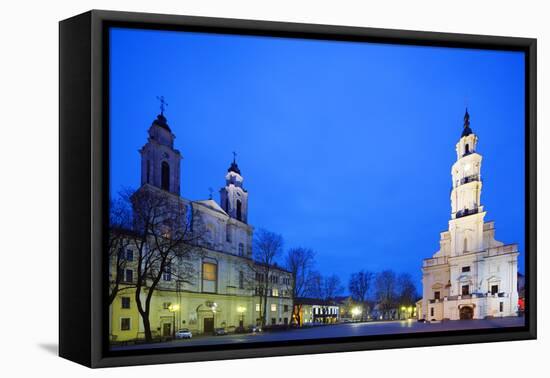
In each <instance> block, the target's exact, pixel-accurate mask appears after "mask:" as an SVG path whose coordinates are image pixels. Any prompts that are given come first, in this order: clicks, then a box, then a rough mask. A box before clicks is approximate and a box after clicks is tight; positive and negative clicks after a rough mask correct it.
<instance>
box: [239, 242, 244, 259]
mask: <svg viewBox="0 0 550 378" xmlns="http://www.w3.org/2000/svg"><path fill="white" fill-rule="evenodd" d="M239 256H244V245H243V243H239Z"/></svg>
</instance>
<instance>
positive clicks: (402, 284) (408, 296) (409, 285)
mask: <svg viewBox="0 0 550 378" xmlns="http://www.w3.org/2000/svg"><path fill="white" fill-rule="evenodd" d="M397 291H398V297H399V304H400V305H403V306H413V305H414V304H415V302H416V299H417V296H418V295H417V292H416V286H415V285H414V281H413V279H412V277H411V275H410V274H409V273H401V274H400V275H399V276H398V277H397Z"/></svg>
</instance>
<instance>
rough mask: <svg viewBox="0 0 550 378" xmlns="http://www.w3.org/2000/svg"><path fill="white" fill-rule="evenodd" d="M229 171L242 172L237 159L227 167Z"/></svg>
mask: <svg viewBox="0 0 550 378" xmlns="http://www.w3.org/2000/svg"><path fill="white" fill-rule="evenodd" d="M227 172H235V173H237V174H239V175H240V174H241V170H240V169H239V166H238V165H237V163H236V162H235V160H233V162H232V163H231V166H230V167H229V168H228V169H227Z"/></svg>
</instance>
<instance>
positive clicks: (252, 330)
mask: <svg viewBox="0 0 550 378" xmlns="http://www.w3.org/2000/svg"><path fill="white" fill-rule="evenodd" d="M259 332H262V329H261V328H260V327H259V326H255V325H249V326H248V327H244V326H239V327H237V328H235V333H259Z"/></svg>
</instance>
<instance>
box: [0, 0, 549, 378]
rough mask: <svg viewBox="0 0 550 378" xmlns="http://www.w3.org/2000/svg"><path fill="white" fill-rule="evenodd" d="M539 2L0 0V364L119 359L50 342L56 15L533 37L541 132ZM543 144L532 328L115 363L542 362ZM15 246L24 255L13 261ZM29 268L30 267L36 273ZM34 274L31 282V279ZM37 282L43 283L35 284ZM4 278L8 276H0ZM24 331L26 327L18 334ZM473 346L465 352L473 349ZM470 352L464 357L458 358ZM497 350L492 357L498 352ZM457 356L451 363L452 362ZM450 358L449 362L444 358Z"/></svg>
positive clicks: (184, 370) (525, 365) (180, 369)
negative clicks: (535, 326) (531, 331)
mask: <svg viewBox="0 0 550 378" xmlns="http://www.w3.org/2000/svg"><path fill="white" fill-rule="evenodd" d="M545 6H546V5H545V3H544V2H540V1H532V0H526V1H523V2H521V3H520V2H517V1H502V0H501V1H493V0H491V1H486V2H479V1H470V0H464V1H461V2H456V3H453V4H447V3H443V2H440V1H422V0H418V1H408V0H400V1H388V2H367V1H356V2H353V1H345V0H343V1H338V2H335V1H326V2H323V1H319V0H317V1H310V0H303V1H297V0H293V1H285V0H277V1H274V0H266V1H261V2H259V1H245V0H233V1H231V2H228V1H223V0H219V1H209V0H187V1H181V0H179V1H178V0H175V1H159V2H151V1H143V0H134V1H122V0H120V1H118V0H110V1H106V0H95V1H88V0H84V1H79V2H71V1H57V2H54V3H52V2H39V1H19V2H7V3H6V4H4V5H3V9H2V10H3V14H5V15H7V17H5V18H4V20H3V22H2V23H1V24H0V29H1V30H0V31H1V33H0V35H2V49H1V50H0V51H1V52H2V59H1V60H0V82H1V83H2V87H1V88H2V90H1V91H0V96H1V97H2V98H1V103H2V105H3V106H2V109H3V112H2V113H3V114H2V121H3V124H4V127H3V131H4V133H3V137H2V138H1V139H0V162H1V163H0V164H1V172H2V185H1V189H0V194H1V195H0V209H2V215H3V216H2V217H0V223H1V224H0V229H1V230H3V232H2V235H8V236H9V237H5V238H3V239H4V240H3V248H2V254H3V260H2V267H3V277H2V278H3V281H4V282H16V283H17V285H15V286H13V287H16V289H9V290H3V291H2V294H3V295H2V296H1V299H0V300H1V301H2V308H3V311H1V312H0V324H2V325H3V337H2V343H0V349H1V350H0V355H2V356H3V358H2V360H3V363H2V364H0V374H1V375H4V376H23V375H31V374H40V373H43V372H50V373H52V372H55V374H57V375H58V376H61V377H64V376H67V377H69V376H74V375H77V376H82V377H87V376H97V375H99V374H101V376H104V377H109V376H113V377H114V376H115V375H119V374H120V373H121V371H120V370H119V368H117V369H107V370H101V371H92V370H88V369H85V368H83V367H80V366H78V365H76V364H74V363H71V362H69V361H66V360H62V359H60V358H58V357H56V356H55V353H56V352H55V350H56V343H57V289H58V286H57V264H58V259H57V245H58V234H57V232H58V229H57V224H58V210H57V209H58V202H57V193H58V171H57V166H58V161H57V150H58V134H57V124H58V118H57V115H58V110H57V106H58V102H57V83H58V76H57V65H58V39H57V38H58V25H57V22H58V21H59V20H61V19H64V18H67V17H70V16H73V15H75V14H78V13H81V12H84V11H87V10H89V9H92V8H95V9H111V10H125V11H140V12H155V13H172V14H187V15H201V16H212V17H230V18H248V19H258V20H273V21H293V22H306V23H321V24H339V25H353V26H371V27H380V28H395V29H412V30H429V31H439V32H457V33H471V34H493V35H509V36H523V37H535V38H538V40H539V42H538V67H539V70H538V79H539V80H538V125H539V127H538V139H539V146H544V145H546V144H548V143H550V135H549V134H550V131H549V130H548V128H544V127H543V125H545V124H547V123H548V111H547V110H546V109H545V107H544V106H543V105H544V104H547V103H548V97H549V96H548V91H549V88H550V79H549V77H550V76H549V75H548V74H547V72H546V70H545V67H548V66H550V58H549V55H548V51H550V27H549V26H548V23H547V20H546V17H545V15H547V14H548V10H547V9H545ZM547 164H550V152H549V150H548V149H543V148H540V147H539V155H538V167H539V170H538V193H539V199H538V201H539V207H538V213H539V219H538V229H539V235H540V236H539V241H538V250H539V282H538V289H539V300H538V305H539V340H538V341H528V342H525V341H523V342H505V343H493V344H477V345H457V346H447V347H430V348H413V349H402V350H385V351H370V352H354V353H336V354H321V355H308V356H293V357H274V358H268V359H248V360H234V361H217V362H208V363H191V364H184V365H182V364H172V365H163V366H144V367H131V368H123V369H125V370H126V371H125V372H123V374H131V375H132V376H133V377H142V376H143V377H150V376H151V375H156V376H178V375H181V374H184V375H186V376H197V375H199V374H203V373H205V371H207V372H208V375H212V376H223V377H232V376H236V377H237V376H238V377H253V376H258V374H261V376H262V377H281V376H285V375H289V374H292V375H304V376H306V375H307V376H314V377H330V376H339V377H342V376H348V375H350V376H369V375H372V376H375V375H378V376H380V375H388V376H394V375H397V374H399V375H401V374H403V376H404V375H405V374H406V376H410V377H416V376H434V375H438V376H439V375H440V374H441V372H442V371H444V372H445V377H459V376H463V374H464V371H468V372H472V371H475V372H476V376H499V377H508V376H530V375H533V376H535V372H538V371H540V370H542V369H544V367H545V366H547V365H548V363H547V358H544V357H546V356H545V354H544V350H545V349H546V350H548V348H549V347H550V345H549V344H550V342H549V341H548V340H549V339H550V331H549V330H548V327H547V326H546V324H545V323H544V322H543V319H544V318H545V314H546V313H547V309H548V304H547V302H545V301H543V295H542V293H547V292H550V288H549V281H550V280H549V279H548V278H544V275H543V274H542V273H543V272H544V271H546V270H548V269H550V266H549V263H548V258H547V257H546V256H545V253H544V251H545V250H548V249H549V247H550V242H549V240H548V239H547V238H545V237H544V230H546V229H548V227H549V226H550V224H549V221H548V218H547V217H544V216H542V215H544V214H545V213H548V212H549V211H550V206H549V200H548V199H547V198H545V197H544V196H542V195H541V194H542V193H543V192H544V191H545V190H547V189H548V186H549V174H548V170H547V169H545V167H546V166H547ZM22 253H26V254H28V255H30V257H31V258H32V263H31V264H25V266H24V268H25V269H24V271H22V269H21V258H22ZM33 278H34V279H33ZM37 282H39V284H37ZM37 286H38V287H39V288H40V291H39V292H37V291H36V288H37ZM4 288H6V286H5V287H4ZM21 335H24V336H21ZM472 355H475V356H479V357H481V358H474V359H472V358H471V356H472ZM466 360H468V361H469V362H468V364H467V367H466V366H465V364H464V362H460V363H458V361H466ZM496 361H499V362H498V363H495V362H496ZM454 364H456V365H454ZM450 366H452V368H450V369H449V367H450Z"/></svg>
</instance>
